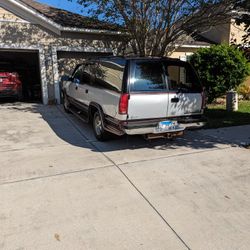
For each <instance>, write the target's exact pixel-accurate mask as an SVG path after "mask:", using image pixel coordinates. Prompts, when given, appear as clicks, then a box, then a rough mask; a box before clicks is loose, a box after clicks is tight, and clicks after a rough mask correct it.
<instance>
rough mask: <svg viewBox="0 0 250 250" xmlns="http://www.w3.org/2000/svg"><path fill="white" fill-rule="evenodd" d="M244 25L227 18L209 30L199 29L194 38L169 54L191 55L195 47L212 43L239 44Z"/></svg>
mask: <svg viewBox="0 0 250 250" xmlns="http://www.w3.org/2000/svg"><path fill="white" fill-rule="evenodd" d="M245 34H246V33H245V31H244V25H240V26H239V25H237V24H236V23H235V20H233V19H232V20H228V22H227V23H224V24H221V25H217V26H215V27H211V28H210V29H209V30H205V31H201V32H200V34H199V36H196V37H195V39H192V38H190V39H188V41H187V42H184V44H183V45H181V46H180V47H178V48H177V49H176V51H175V52H173V53H172V54H171V55H170V56H171V57H173V58H180V59H181V58H183V59H185V57H186V56H189V55H191V54H192V53H194V52H195V51H197V49H199V48H202V47H209V46H211V45H212V44H232V43H235V44H241V43H242V42H243V40H242V39H243V36H244V35H245Z"/></svg>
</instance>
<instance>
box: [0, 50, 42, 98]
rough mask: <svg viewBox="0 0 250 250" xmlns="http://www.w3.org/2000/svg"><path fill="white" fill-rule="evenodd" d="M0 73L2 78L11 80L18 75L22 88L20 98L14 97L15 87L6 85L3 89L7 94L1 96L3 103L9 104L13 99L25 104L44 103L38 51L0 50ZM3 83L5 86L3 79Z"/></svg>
mask: <svg viewBox="0 0 250 250" xmlns="http://www.w3.org/2000/svg"><path fill="white" fill-rule="evenodd" d="M0 72H1V74H0V76H1V77H2V78H4V77H5V78H7V77H8V78H9V79H10V80H11V79H12V78H11V77H12V75H14V77H15V73H17V75H18V76H19V79H20V81H21V86H22V87H21V88H20V91H19V92H20V93H21V94H19V96H18V97H17V96H16V95H15V96H13V97H12V96H11V95H12V92H11V90H12V89H11V88H13V86H12V87H11V85H8V84H5V85H4V88H2V89H3V90H2V91H5V93H3V94H2V95H0V101H1V102H5V101H7V102H8V101H9V100H12V99H19V101H24V102H38V103H40V102H42V88H41V77H40V66H39V53H38V52H37V51H30V52H26V51H25V52H23V51H21V50H15V51H6V50H0ZM13 73H14V74H13ZM7 80H8V79H6V81H7ZM1 82H2V85H3V79H1V80H0V84H1ZM7 85H8V86H7ZM8 88H9V89H8ZM18 90H19V88H18Z"/></svg>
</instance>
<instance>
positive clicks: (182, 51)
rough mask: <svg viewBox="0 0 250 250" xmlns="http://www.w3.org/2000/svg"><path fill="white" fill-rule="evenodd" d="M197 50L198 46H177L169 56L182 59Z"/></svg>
mask: <svg viewBox="0 0 250 250" xmlns="http://www.w3.org/2000/svg"><path fill="white" fill-rule="evenodd" d="M197 50H198V48H178V49H177V50H176V51H174V52H173V53H172V54H170V55H169V57H171V58H177V59H183V60H184V58H186V57H188V56H190V55H192V54H193V53H195V52H196V51H197Z"/></svg>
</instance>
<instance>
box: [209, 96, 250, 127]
mask: <svg viewBox="0 0 250 250" xmlns="http://www.w3.org/2000/svg"><path fill="white" fill-rule="evenodd" d="M205 117H206V118H207V124H206V126H205V128H220V127H229V126H239V125H246V124H250V101H241V102H240V103H239V111H237V112H227V111H226V105H216V104H211V105H208V109H207V110H206V112H205Z"/></svg>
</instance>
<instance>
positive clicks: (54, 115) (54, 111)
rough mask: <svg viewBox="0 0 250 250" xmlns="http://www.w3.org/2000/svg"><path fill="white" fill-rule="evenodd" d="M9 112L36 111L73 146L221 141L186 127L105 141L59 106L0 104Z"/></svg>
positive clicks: (169, 146) (193, 145) (167, 146)
mask: <svg viewBox="0 0 250 250" xmlns="http://www.w3.org/2000/svg"><path fill="white" fill-rule="evenodd" d="M1 106H2V107H5V108H6V109H8V110H9V111H10V112H11V111H14V113H15V112H23V113H37V114H38V115H40V116H39V117H40V118H41V119H43V120H44V121H46V122H47V124H48V125H49V126H50V128H51V129H52V130H53V131H54V132H55V134H56V135H57V136H58V137H59V138H61V139H62V140H64V141H65V142H67V143H69V144H71V145H74V146H76V147H88V146H87V145H88V144H91V145H92V146H94V147H92V146H91V145H89V146H90V147H89V148H91V149H92V150H94V151H96V150H97V148H98V150H97V151H101V152H109V151H120V150H124V149H126V150H135V149H142V148H151V149H154V150H158V151H160V150H175V149H177V148H179V149H180V148H189V149H199V150H202V149H204V150H205V149H213V148H218V144H223V142H220V141H218V140H216V139H214V138H210V137H209V136H204V135H201V134H200V133H199V132H198V131H186V133H185V135H184V136H183V137H180V138H175V139H173V140H171V139H155V140H152V141H146V140H145V139H144V138H143V137H142V136H123V137H115V136H114V137H113V138H112V139H111V140H109V141H106V142H98V141H96V139H95V137H94V135H93V132H92V127H91V125H90V124H84V123H82V122H81V121H80V120H78V119H77V118H76V117H74V116H73V115H69V114H66V113H64V111H63V109H62V107H61V106H44V105H41V104H32V105H31V104H28V105H25V104H23V103H8V104H1Z"/></svg>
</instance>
